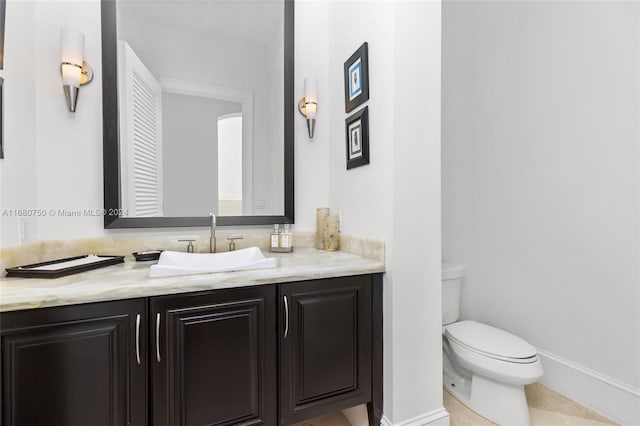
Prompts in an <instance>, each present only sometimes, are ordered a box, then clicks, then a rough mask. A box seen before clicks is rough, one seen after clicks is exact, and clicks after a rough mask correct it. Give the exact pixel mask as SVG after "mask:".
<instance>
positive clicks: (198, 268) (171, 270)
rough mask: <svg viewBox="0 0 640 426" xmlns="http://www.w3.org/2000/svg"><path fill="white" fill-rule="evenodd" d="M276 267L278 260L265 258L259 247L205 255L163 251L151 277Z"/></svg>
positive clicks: (152, 267) (151, 271)
mask: <svg viewBox="0 0 640 426" xmlns="http://www.w3.org/2000/svg"><path fill="white" fill-rule="evenodd" d="M276 266H278V260H277V259H275V258H273V257H265V256H264V254H263V253H262V251H261V250H260V249H259V248H258V247H250V248H246V249H242V250H236V251H229V252H225V253H204V254H201V253H183V252H179V251H163V252H162V254H161V255H160V259H158V263H157V264H156V265H151V269H150V271H149V276H150V277H167V276H171V275H192V274H207V273H211V272H230V271H244V270H247V269H265V268H275V267H276Z"/></svg>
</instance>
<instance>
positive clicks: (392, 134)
mask: <svg viewBox="0 0 640 426" xmlns="http://www.w3.org/2000/svg"><path fill="white" fill-rule="evenodd" d="M363 5H366V7H363ZM354 17H357V19H354ZM440 28H441V26H440V2H438V1H372V2H365V3H363V2H357V1H356V2H330V6H329V65H330V67H329V71H330V95H331V101H330V102H331V103H330V110H331V148H330V149H331V152H330V174H329V179H330V200H331V202H330V205H331V207H332V209H333V210H334V211H341V212H342V220H343V231H344V232H347V233H349V234H354V235H375V236H381V237H383V238H385V240H386V252H387V273H386V274H385V277H384V335H385V340H384V347H385V350H384V401H385V402H384V415H385V418H384V422H385V424H396V425H400V424H402V425H424V424H437V423H439V424H448V415H447V413H446V411H444V409H443V408H442V363H441V345H442V343H441V339H442V336H441V327H440V323H441V317H440V315H441V314H440V312H441V306H440V304H441V302H440V261H441V256H440V40H441V35H440ZM365 41H367V42H368V44H369V71H370V80H369V86H370V92H371V94H370V100H369V101H368V102H367V103H366V104H365V105H368V106H369V123H370V124H369V126H370V164H369V165H365V166H362V167H358V168H355V169H351V170H346V158H345V151H346V148H345V118H347V117H348V116H349V115H351V114H353V113H354V112H355V111H352V112H351V113H349V114H347V113H345V109H344V82H343V64H344V62H345V61H346V60H347V58H349V56H351V54H352V53H353V52H355V51H356V49H358V47H360V45H361V44H362V43H363V42H365Z"/></svg>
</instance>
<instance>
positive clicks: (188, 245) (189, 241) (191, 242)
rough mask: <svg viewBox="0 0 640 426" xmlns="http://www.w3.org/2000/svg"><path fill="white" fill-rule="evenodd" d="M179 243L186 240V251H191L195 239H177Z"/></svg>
mask: <svg viewBox="0 0 640 426" xmlns="http://www.w3.org/2000/svg"><path fill="white" fill-rule="evenodd" d="M178 241H179V242H181V243H186V242H188V243H189V244H187V253H193V242H194V241H195V240H188V239H184V240H178Z"/></svg>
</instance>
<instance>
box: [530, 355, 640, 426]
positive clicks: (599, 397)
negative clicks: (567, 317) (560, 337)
mask: <svg viewBox="0 0 640 426" xmlns="http://www.w3.org/2000/svg"><path fill="white" fill-rule="evenodd" d="M538 355H540V359H541V360H542V367H543V368H544V376H542V379H541V380H540V383H542V384H543V385H545V386H547V387H549V388H551V389H553V390H555V391H556V392H559V393H561V394H562V395H564V396H566V397H567V398H569V399H572V400H574V401H576V402H578V403H579V404H582V405H584V406H585V407H588V408H590V409H592V410H593V411H596V412H598V413H600V414H602V415H603V416H605V417H608V418H609V419H611V420H613V421H616V422H618V423H620V424H622V425H640V389H638V388H636V387H633V386H630V385H628V384H626V383H623V382H621V381H620V380H617V379H614V378H612V377H608V376H605V375H604V374H601V373H599V372H597V371H594V370H591V369H590V368H587V367H584V366H582V365H579V364H576V363H574V362H572V361H569V360H567V359H564V358H562V357H560V356H558V355H555V354H552V353H550V352H547V351H545V350H543V349H538Z"/></svg>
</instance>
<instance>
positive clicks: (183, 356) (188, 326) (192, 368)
mask: <svg viewBox="0 0 640 426" xmlns="http://www.w3.org/2000/svg"><path fill="white" fill-rule="evenodd" d="M275 299H276V286H275V285H265V286H259V287H248V288H236V289H230V290H216V291H211V292H206V293H195V294H185V295H180V296H162V297H153V298H151V303H150V313H151V318H152V319H153V321H154V324H153V327H152V328H153V330H154V331H153V334H154V336H153V337H152V340H153V343H152V345H151V346H152V348H153V349H152V350H153V353H152V368H151V371H152V376H151V379H152V388H153V398H152V407H153V409H152V412H153V425H154V426H163V425H172V426H174V425H175V426H196V425H275V424H276V423H277V412H276V410H277V393H276V389H277V370H276V366H277V352H276V335H275V333H276V325H275V323H276V300H275ZM156 332H157V333H156Z"/></svg>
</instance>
